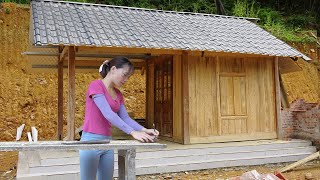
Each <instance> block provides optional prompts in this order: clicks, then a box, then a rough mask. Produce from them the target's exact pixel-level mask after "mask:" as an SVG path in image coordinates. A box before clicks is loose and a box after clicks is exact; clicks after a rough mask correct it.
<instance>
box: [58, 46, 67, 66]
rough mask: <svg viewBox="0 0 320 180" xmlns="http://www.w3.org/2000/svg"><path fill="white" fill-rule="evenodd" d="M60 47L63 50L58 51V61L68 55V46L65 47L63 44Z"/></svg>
mask: <svg viewBox="0 0 320 180" xmlns="http://www.w3.org/2000/svg"><path fill="white" fill-rule="evenodd" d="M60 48H62V49H63V50H62V52H61V53H60V59H59V62H60V61H63V60H64V59H65V58H66V57H67V56H68V50H69V47H66V46H63V47H60ZM59 52H60V50H59Z"/></svg>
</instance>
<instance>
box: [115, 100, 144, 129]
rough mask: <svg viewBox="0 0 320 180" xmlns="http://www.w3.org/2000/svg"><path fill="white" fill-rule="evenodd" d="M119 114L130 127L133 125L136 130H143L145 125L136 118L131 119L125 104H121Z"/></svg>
mask: <svg viewBox="0 0 320 180" xmlns="http://www.w3.org/2000/svg"><path fill="white" fill-rule="evenodd" d="M118 115H119V116H120V118H121V119H122V120H123V121H124V122H125V123H127V124H128V125H129V126H130V127H132V128H133V129H134V130H136V131H141V130H142V129H143V128H144V127H143V126H141V125H140V124H139V123H137V122H136V121H135V120H133V119H131V118H130V116H129V114H128V112H127V110H126V107H125V106H124V104H121V105H120V109H119V112H118Z"/></svg>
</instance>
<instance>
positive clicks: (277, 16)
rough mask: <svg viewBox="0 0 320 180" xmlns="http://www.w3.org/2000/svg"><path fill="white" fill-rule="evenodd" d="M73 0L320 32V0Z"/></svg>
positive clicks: (283, 35) (302, 36)
mask: <svg viewBox="0 0 320 180" xmlns="http://www.w3.org/2000/svg"><path fill="white" fill-rule="evenodd" d="M70 1H76V2H86V3H97V4H110V5H118V6H129V7H141V8H151V9H160V10H169V11H184V12H194V13H208V14H215V13H217V12H226V15H229V16H239V17H251V18H259V19H260V21H259V22H258V24H259V25H260V26H261V27H262V28H264V29H266V30H268V31H269V32H270V33H272V34H273V35H275V36H277V37H278V38H280V39H282V40H284V41H294V42H310V41H315V38H313V37H311V36H310V35H309V33H308V31H309V30H314V29H316V30H317V31H318V32H320V1H319V0H308V1H305V0H268V1H266V0H220V1H219V2H221V3H222V4H223V6H224V10H225V11H219V10H220V7H216V3H217V1H218V0H70ZM0 2H15V3H18V4H28V3H30V0H0ZM6 13H7V11H6ZM8 13H10V12H8ZM318 34H320V33H318Z"/></svg>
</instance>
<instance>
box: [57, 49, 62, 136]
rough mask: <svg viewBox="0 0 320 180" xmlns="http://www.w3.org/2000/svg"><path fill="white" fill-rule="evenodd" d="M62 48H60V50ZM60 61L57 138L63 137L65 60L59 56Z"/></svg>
mask: <svg viewBox="0 0 320 180" xmlns="http://www.w3.org/2000/svg"><path fill="white" fill-rule="evenodd" d="M61 51H62V48H59V52H61ZM57 61H58V123H57V125H58V128H57V139H58V140H62V139H63V62H62V61H60V57H58V58H57Z"/></svg>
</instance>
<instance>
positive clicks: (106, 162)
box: [79, 132, 114, 180]
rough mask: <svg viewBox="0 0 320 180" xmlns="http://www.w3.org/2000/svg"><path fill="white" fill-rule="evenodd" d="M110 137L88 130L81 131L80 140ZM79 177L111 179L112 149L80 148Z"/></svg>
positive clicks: (91, 179)
mask: <svg viewBox="0 0 320 180" xmlns="http://www.w3.org/2000/svg"><path fill="white" fill-rule="evenodd" d="M104 139H111V136H103V135H99V134H93V133H88V132H82V135H81V140H80V141H90V140H104ZM79 154H80V177H81V180H95V179H96V176H98V180H112V178H113V170H114V152H113V150H80V151H79Z"/></svg>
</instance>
